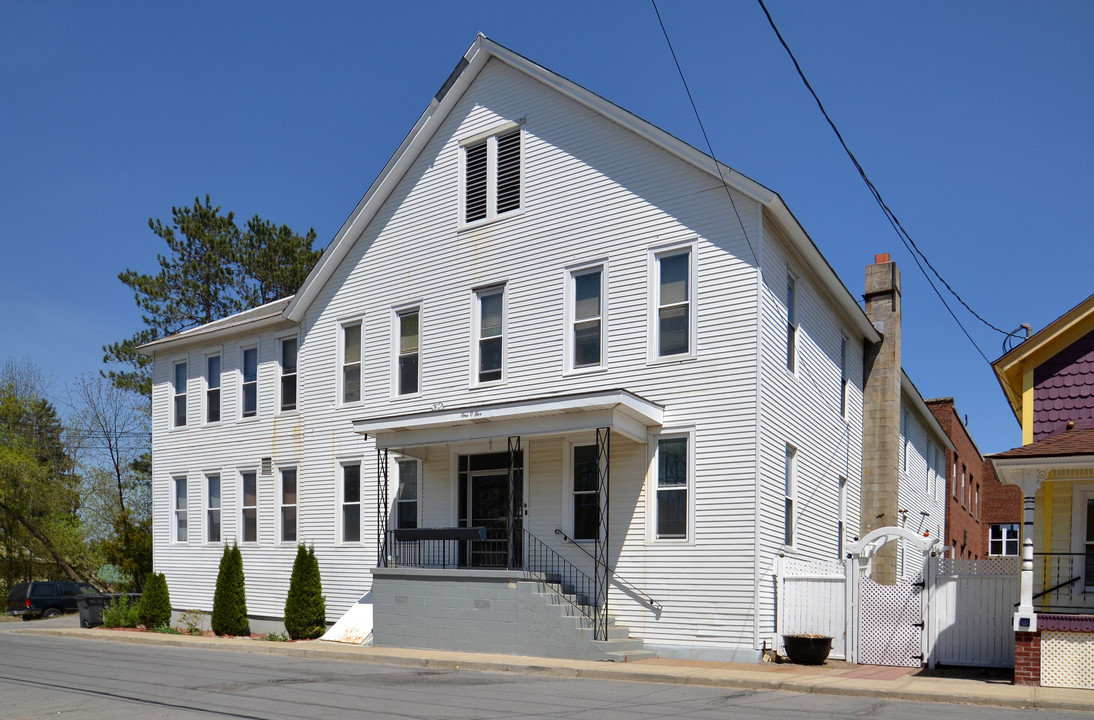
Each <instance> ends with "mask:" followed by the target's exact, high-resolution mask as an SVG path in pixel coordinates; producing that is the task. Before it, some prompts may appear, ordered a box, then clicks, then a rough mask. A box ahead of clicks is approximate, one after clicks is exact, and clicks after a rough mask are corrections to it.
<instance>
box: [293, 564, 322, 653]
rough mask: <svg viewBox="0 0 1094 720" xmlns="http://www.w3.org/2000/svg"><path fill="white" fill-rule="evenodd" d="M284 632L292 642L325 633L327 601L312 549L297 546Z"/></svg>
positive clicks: (309, 638)
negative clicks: (286, 632)
mask: <svg viewBox="0 0 1094 720" xmlns="http://www.w3.org/2000/svg"><path fill="white" fill-rule="evenodd" d="M285 630H287V631H288V633H289V637H290V638H292V639H293V640H311V639H313V638H317V637H319V636H320V635H322V634H323V633H324V632H326V630H327V599H326V598H325V597H323V583H322V580H321V579H320V577H319V561H318V560H316V559H315V550H314V549H313V548H306V547H304V546H303V545H298V546H297V548H296V561H295V562H293V564H292V577H291V578H290V579H289V595H288V597H287V598H285Z"/></svg>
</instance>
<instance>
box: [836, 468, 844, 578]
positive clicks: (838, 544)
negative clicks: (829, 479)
mask: <svg viewBox="0 0 1094 720" xmlns="http://www.w3.org/2000/svg"><path fill="white" fill-rule="evenodd" d="M837 492H838V493H839V495H838V497H837V505H838V510H839V536H838V537H837V538H836V557H837V558H839V559H840V560H842V559H843V538H844V533H845V532H846V528H847V478H845V477H843V476H842V475H840V478H839V487H838V489H837Z"/></svg>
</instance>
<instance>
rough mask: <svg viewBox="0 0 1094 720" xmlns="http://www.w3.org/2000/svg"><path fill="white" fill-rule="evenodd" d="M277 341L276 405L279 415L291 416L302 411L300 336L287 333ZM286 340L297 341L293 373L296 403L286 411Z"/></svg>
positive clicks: (275, 345)
mask: <svg viewBox="0 0 1094 720" xmlns="http://www.w3.org/2000/svg"><path fill="white" fill-rule="evenodd" d="M275 340H276V342H275V343H274V347H275V348H276V350H275V352H276V353H277V358H276V360H277V362H276V365H277V390H276V392H277V404H276V405H275V407H276V408H277V414H278V415H291V414H293V413H297V412H299V411H300V334H299V333H286V334H284V335H279V336H277V338H276V339H275ZM286 340H295V341H296V371H295V372H293V376H294V379H295V380H294V381H295V383H296V402H295V403H294V406H293V407H291V408H288V409H285V408H284V407H283V404H284V397H282V380H283V379H284V377H285V367H284V365H283V364H282V363H283V356H282V352H283V346H284V344H285V341H286Z"/></svg>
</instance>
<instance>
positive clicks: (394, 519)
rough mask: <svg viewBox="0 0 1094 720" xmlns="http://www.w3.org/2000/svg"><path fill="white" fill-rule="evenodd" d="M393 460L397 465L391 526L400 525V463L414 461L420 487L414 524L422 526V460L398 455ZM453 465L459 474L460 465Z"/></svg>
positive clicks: (395, 465)
mask: <svg viewBox="0 0 1094 720" xmlns="http://www.w3.org/2000/svg"><path fill="white" fill-rule="evenodd" d="M391 462H392V464H393V465H394V467H395V492H394V493H392V497H391V510H390V511H389V512H390V514H389V517H390V527H392V528H398V527H399V489H400V488H401V487H402V477H401V472H402V465H400V463H414V465H415V466H416V468H417V472H418V487H417V491H418V497H417V499H415V501H414V524H415V527H421V526H422V485H423V482H422V461H421V460H418V459H417V458H412V457H408V456H396V457H393V458H392V459H391ZM389 467H390V466H389ZM453 467H455V468H457V474H458V472H459V470H458V468H459V465H458V464H456V465H454V466H453ZM454 497H459V495H458V494H457V495H455V496H454Z"/></svg>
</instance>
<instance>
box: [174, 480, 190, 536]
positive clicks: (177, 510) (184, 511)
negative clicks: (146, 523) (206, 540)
mask: <svg viewBox="0 0 1094 720" xmlns="http://www.w3.org/2000/svg"><path fill="white" fill-rule="evenodd" d="M180 480H181V481H182V483H183V487H184V488H185V489H186V504H185V505H184V506H183V507H179V496H178V483H179V481H180ZM180 517H185V518H186V538H185V539H179V518H180ZM191 537H193V527H192V523H191V522H190V478H189V477H188V476H187V475H186V474H182V475H172V476H171V543H172V544H173V545H189V544H190V538H191Z"/></svg>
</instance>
